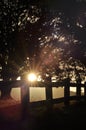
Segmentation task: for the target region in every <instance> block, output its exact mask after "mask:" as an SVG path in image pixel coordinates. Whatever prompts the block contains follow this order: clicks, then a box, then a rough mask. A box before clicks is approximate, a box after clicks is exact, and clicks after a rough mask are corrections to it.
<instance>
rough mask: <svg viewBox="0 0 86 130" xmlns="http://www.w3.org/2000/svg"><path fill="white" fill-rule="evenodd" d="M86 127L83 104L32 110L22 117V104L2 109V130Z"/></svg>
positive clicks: (0, 110) (0, 128)
mask: <svg viewBox="0 0 86 130" xmlns="http://www.w3.org/2000/svg"><path fill="white" fill-rule="evenodd" d="M85 127H86V104H85V103H83V102H79V103H76V102H75V103H72V104H70V105H69V106H67V107H65V106H64V105H63V103H60V104H57V105H54V106H53V109H47V108H46V107H45V106H44V107H35V108H30V110H29V109H28V112H27V114H26V115H25V113H23V115H22V110H21V105H20V104H17V105H14V106H10V107H5V108H0V130H49V129H51V130H56V129H65V130H66V129H68V130H74V129H76V130H77V129H83V128H85Z"/></svg>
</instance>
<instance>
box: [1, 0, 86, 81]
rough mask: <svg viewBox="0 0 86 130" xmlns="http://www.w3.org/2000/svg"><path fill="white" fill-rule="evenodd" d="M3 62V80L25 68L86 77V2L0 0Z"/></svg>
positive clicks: (22, 72) (15, 76)
mask: <svg viewBox="0 0 86 130" xmlns="http://www.w3.org/2000/svg"><path fill="white" fill-rule="evenodd" d="M0 7H1V8H0V23H1V31H0V65H1V77H2V78H3V80H13V79H16V78H17V77H18V76H20V75H23V74H24V73H25V71H30V70H35V71H38V73H40V74H41V75H43V74H44V75H51V76H52V75H56V76H57V79H64V78H65V77H68V76H69V77H70V78H73V77H77V75H80V76H81V78H82V79H83V80H84V81H85V80H86V79H85V77H86V36H85V35H86V2H85V1H84V0H82V1H79V0H76V1H75V0H73V1H71V2H68V1H67V0H66V1H65V2H64V1H62V0H54V1H53V2H52V0H48V1H46V0H41V1H38V0H26V1H24V0H16V1H15V0H13V1H11V0H9V1H8V0H3V2H2V1H1V2H0Z"/></svg>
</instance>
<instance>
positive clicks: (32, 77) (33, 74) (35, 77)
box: [27, 73, 37, 82]
mask: <svg viewBox="0 0 86 130" xmlns="http://www.w3.org/2000/svg"><path fill="white" fill-rule="evenodd" d="M27 78H28V80H29V81H31V82H34V81H36V80H37V76H36V74H35V73H30V74H28V76H27Z"/></svg>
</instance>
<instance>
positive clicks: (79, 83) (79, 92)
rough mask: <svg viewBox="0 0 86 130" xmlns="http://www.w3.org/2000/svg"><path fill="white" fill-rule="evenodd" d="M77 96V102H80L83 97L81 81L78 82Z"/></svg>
mask: <svg viewBox="0 0 86 130" xmlns="http://www.w3.org/2000/svg"><path fill="white" fill-rule="evenodd" d="M76 96H77V100H78V101H80V97H81V79H78V80H77V87H76Z"/></svg>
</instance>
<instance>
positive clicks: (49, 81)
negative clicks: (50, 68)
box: [45, 77, 52, 110]
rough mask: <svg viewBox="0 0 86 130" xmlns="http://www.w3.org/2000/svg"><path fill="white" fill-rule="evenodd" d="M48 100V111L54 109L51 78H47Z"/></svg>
mask: <svg viewBox="0 0 86 130" xmlns="http://www.w3.org/2000/svg"><path fill="white" fill-rule="evenodd" d="M45 82H46V100H47V107H48V110H50V109H51V108H52V86H51V77H47V78H46V81H45Z"/></svg>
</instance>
